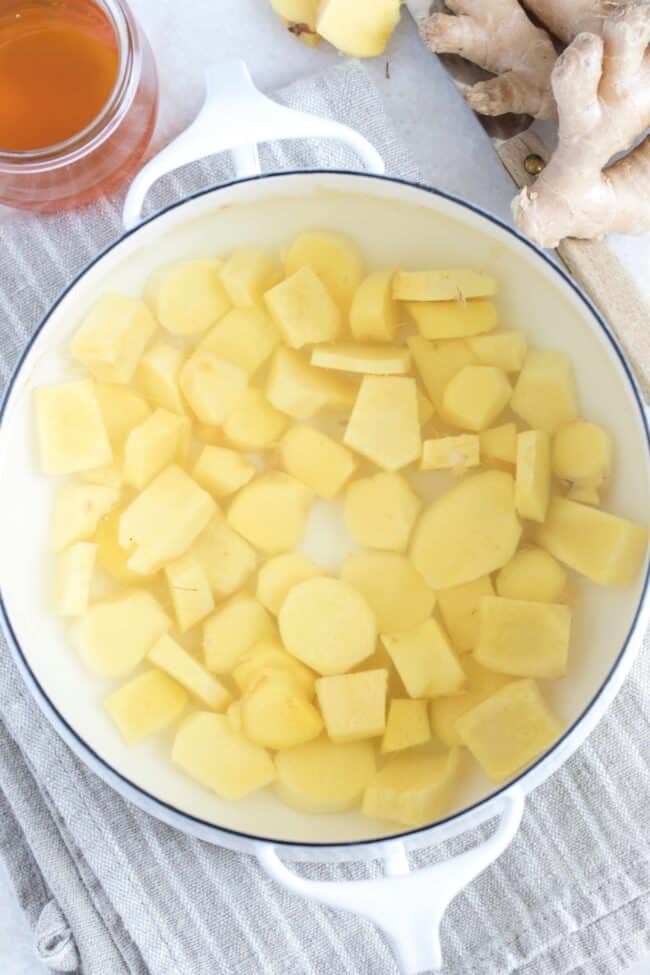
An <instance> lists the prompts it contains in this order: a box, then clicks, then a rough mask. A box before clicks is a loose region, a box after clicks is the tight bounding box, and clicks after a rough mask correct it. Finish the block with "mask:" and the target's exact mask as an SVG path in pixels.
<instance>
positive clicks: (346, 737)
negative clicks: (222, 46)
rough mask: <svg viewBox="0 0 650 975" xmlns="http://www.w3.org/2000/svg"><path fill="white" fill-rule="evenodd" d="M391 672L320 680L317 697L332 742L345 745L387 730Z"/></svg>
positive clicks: (382, 671)
mask: <svg viewBox="0 0 650 975" xmlns="http://www.w3.org/2000/svg"><path fill="white" fill-rule="evenodd" d="M387 689H388V671H386V670H362V671H359V672H357V673H356V674H339V675H336V676H331V677H321V678H320V679H319V680H317V681H316V697H317V698H318V704H319V705H320V709H321V714H322V715H323V720H324V722H325V728H326V729H327V734H328V736H329V738H330V739H331V740H332V741H335V742H341V743H346V742H350V741H362V740H363V739H364V738H376V737H378V736H379V735H382V734H383V733H384V730H385V728H386V693H387Z"/></svg>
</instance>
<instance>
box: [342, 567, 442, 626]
mask: <svg viewBox="0 0 650 975" xmlns="http://www.w3.org/2000/svg"><path fill="white" fill-rule="evenodd" d="M341 579H342V580H343V582H347V583H348V585H350V586H354V588H355V589H356V590H357V591H358V592H360V593H361V595H362V596H363V597H364V599H365V600H366V602H367V603H368V605H369V606H370V608H371V609H372V611H373V613H374V615H375V619H376V620H377V627H378V629H379V631H380V632H381V633H396V632H397V631H398V630H408V629H410V628H411V627H412V626H417V624H418V623H422V622H423V621H424V620H426V619H427V618H428V617H429V616H430V615H431V612H432V610H433V606H434V603H435V595H434V593H433V592H432V591H431V589H430V588H429V587H428V585H427V584H426V582H425V581H424V579H423V578H422V576H421V575H420V573H419V572H418V571H417V569H416V568H415V567H414V566H413V564H412V563H411V562H410V561H409V560H408V559H407V558H406V556H404V555H398V553H397V552H362V553H361V554H360V555H349V556H348V557H347V559H346V560H345V561H344V563H343V565H342V566H341Z"/></svg>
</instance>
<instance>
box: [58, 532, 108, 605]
mask: <svg viewBox="0 0 650 975" xmlns="http://www.w3.org/2000/svg"><path fill="white" fill-rule="evenodd" d="M96 555H97V546H96V545H94V544H93V543H92V542H75V544H74V545H70V546H69V547H68V548H66V549H65V550H64V551H63V552H61V553H60V554H59V556H58V557H57V560H56V568H55V570H54V593H53V604H54V612H55V613H57V614H58V615H59V616H83V614H84V613H85V612H86V609H87V608H88V599H89V597H90V584H91V582H92V576H93V569H94V568H95V558H96Z"/></svg>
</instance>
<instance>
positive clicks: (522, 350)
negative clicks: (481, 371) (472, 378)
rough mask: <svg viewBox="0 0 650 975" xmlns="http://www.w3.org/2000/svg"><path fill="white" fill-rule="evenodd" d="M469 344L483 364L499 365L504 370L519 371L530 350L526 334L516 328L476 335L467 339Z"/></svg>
mask: <svg viewBox="0 0 650 975" xmlns="http://www.w3.org/2000/svg"><path fill="white" fill-rule="evenodd" d="M467 344H468V346H469V348H470V349H471V350H472V352H473V353H474V355H475V356H476V358H477V359H478V360H479V362H480V363H482V365H484V366H497V367H498V368H499V369H503V371H504V372H519V370H520V369H521V367H522V366H523V364H524V359H525V358H526V352H527V350H528V341H527V339H526V336H525V334H524V333H523V332H518V331H516V330H514V329H512V330H511V331H506V332H494V333H493V334H492V335H476V336H474V337H473V338H469V339H467Z"/></svg>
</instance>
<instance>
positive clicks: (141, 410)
mask: <svg viewBox="0 0 650 975" xmlns="http://www.w3.org/2000/svg"><path fill="white" fill-rule="evenodd" d="M151 348H152V349H154V348H155V345H154V346H151ZM148 351H149V350H147V352H148ZM145 355H147V353H145ZM93 392H94V393H95V398H96V400H97V402H98V404H99V409H100V411H101V414H102V420H103V421H104V427H105V428H106V433H107V434H108V439H109V441H110V444H111V447H112V448H113V456H114V457H118V456H119V455H120V453H121V451H122V448H123V447H124V443H125V441H126V438H127V437H128V435H129V433H130V432H131V430H132V429H133V428H134V427H137V426H138V425H139V424H140V423H142V422H143V421H144V420H146V419H147V417H148V416H149V414H150V413H151V408H150V407H149V405H148V404H147V403H146V401H145V400H144V399H143V398H142V396H139V395H138V394H137V393H136V392H135V391H134V390H133V389H131V388H130V387H129V386H121V385H118V384H117V383H94V386H93ZM172 412H173V411H172Z"/></svg>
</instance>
